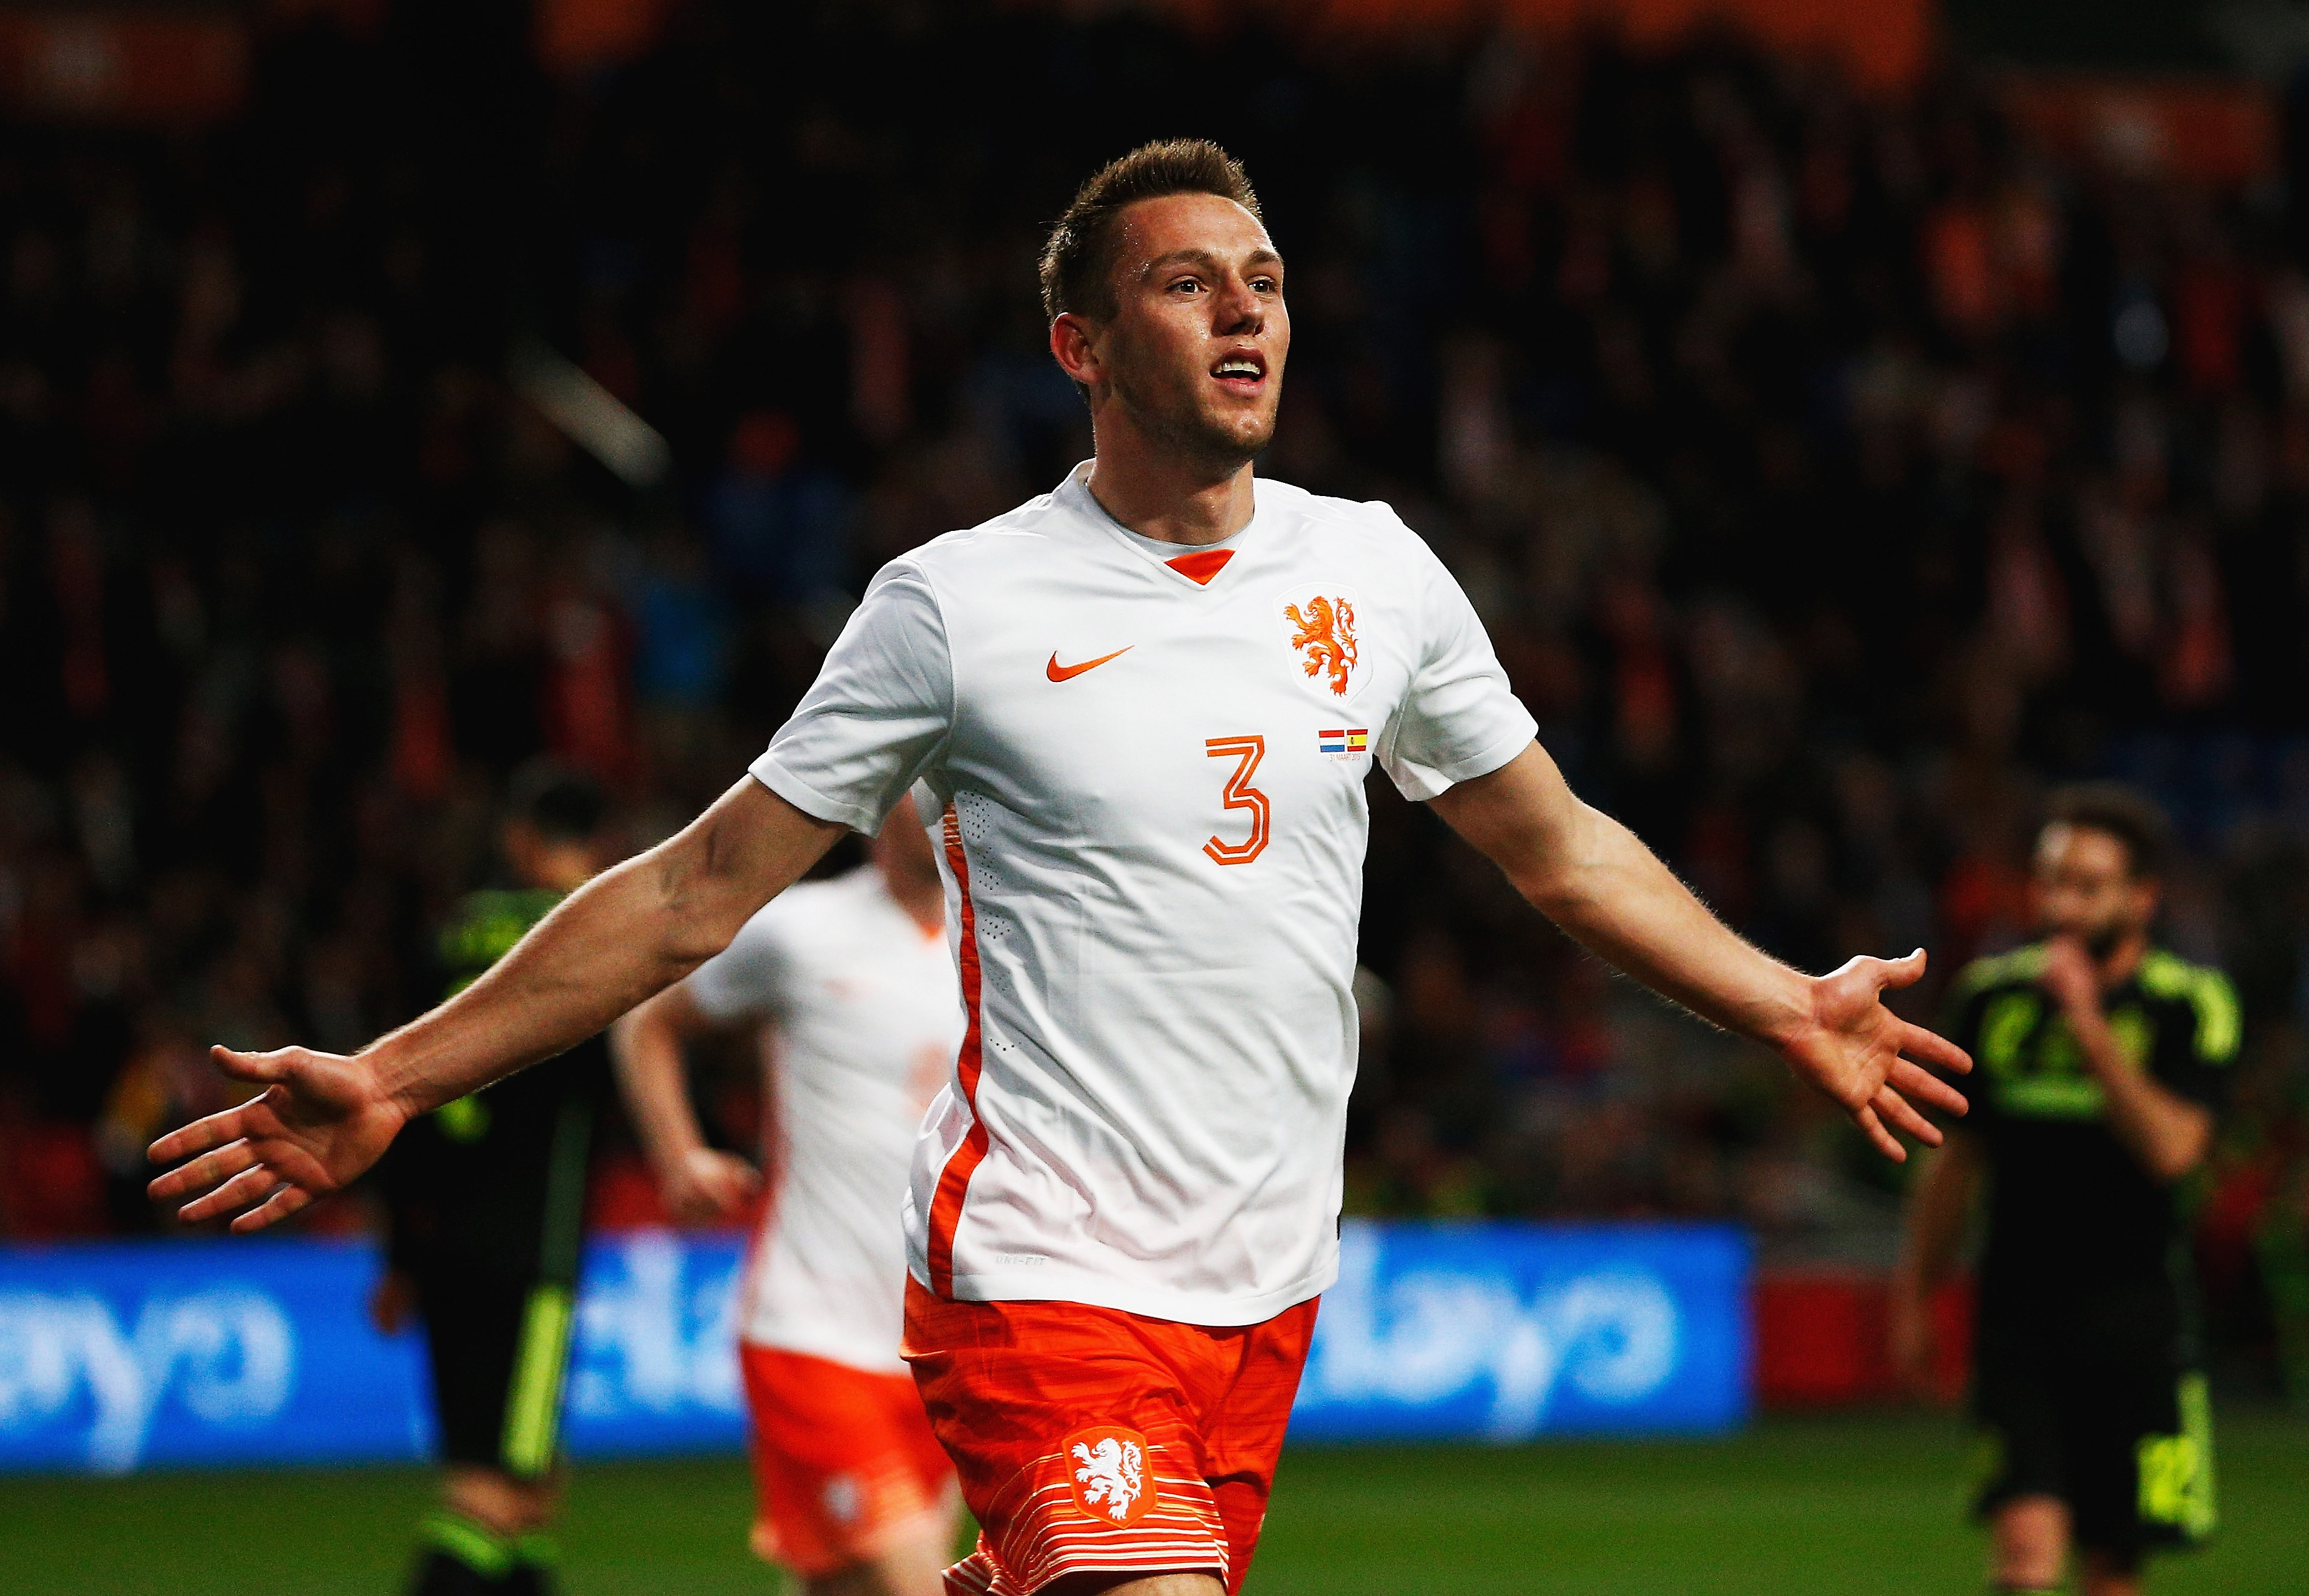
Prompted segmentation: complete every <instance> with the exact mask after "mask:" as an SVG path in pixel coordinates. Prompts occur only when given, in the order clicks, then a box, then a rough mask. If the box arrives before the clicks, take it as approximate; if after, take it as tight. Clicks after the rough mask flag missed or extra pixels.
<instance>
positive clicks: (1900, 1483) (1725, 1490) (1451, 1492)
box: [0, 1413, 2309, 1596]
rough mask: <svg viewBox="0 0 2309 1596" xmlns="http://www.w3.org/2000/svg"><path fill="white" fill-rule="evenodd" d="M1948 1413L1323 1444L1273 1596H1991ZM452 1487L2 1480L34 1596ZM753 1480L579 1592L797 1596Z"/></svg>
mask: <svg viewBox="0 0 2309 1596" xmlns="http://www.w3.org/2000/svg"><path fill="white" fill-rule="evenodd" d="M2219 1449H2220V1470H2221V1478H2220V1494H2221V1507H2222V1514H2223V1524H2222V1529H2221V1532H2220V1535H2219V1537H2218V1540H2217V1541H2216V1543H2215V1544H2214V1545H2213V1546H2212V1547H2211V1548H2210V1549H2208V1550H2205V1551H2203V1552H2200V1553H2197V1554H2195V1555H2193V1556H2189V1557H2172V1558H2167V1559H2165V1560H2163V1561H2161V1562H2160V1563H2159V1564H2158V1566H2157V1569H2156V1571H2155V1573H2154V1574H2153V1576H2152V1579H2151V1582H2150V1584H2151V1589H2152V1590H2153V1591H2155V1592H2158V1593H2159V1596H2212V1593H2214V1592H2221V1593H2224V1596H2227V1593H2234V1596H2248V1593H2250V1596H2276V1593H2278V1592H2288V1591H2309V1423H2304V1422H2302V1421H2300V1420H2287V1419H2283V1418H2281V1417H2279V1416H2277V1415H2273V1414H2263V1413H2231V1414H2225V1415H2224V1416H2223V1422H2222V1424H2221V1426H2220V1433H2219ZM1965 1451H1966V1447H1965V1442H1964V1437H1963V1436H1962V1435H1961V1433H1960V1432H1959V1430H1958V1428H1956V1427H1955V1426H1954V1425H1953V1424H1952V1423H1951V1422H1950V1421H1948V1420H1946V1419H1927V1418H1910V1417H1899V1416H1881V1415H1878V1416H1860V1417H1849V1416H1838V1417H1834V1418H1820V1419H1771V1420H1767V1421H1766V1422H1764V1423H1762V1424H1760V1425H1759V1426H1758V1427H1757V1428H1754V1429H1752V1430H1751V1431H1750V1432H1748V1433H1747V1434H1745V1435H1743V1436H1736V1437H1734V1438H1732V1439H1729V1440H1725V1441H1715V1442H1663V1443H1649V1444H1630V1443H1624V1442H1609V1443H1607V1442H1574V1443H1561V1444H1552V1445H1541V1446H1529V1447H1519V1448H1515V1449H1510V1450H1501V1451H1493V1450H1490V1449H1485V1448H1478V1447H1456V1446H1455V1447H1386V1448H1372V1449H1352V1450H1350V1449H1341V1450H1316V1449H1311V1448H1308V1449H1299V1450H1295V1451H1293V1452H1292V1453H1291V1454H1289V1455H1288V1456H1287V1457H1286V1458H1285V1459H1284V1466H1283V1472H1282V1478H1281V1482H1280V1485H1279V1487H1278V1488H1277V1490H1276V1497H1275V1505H1274V1510H1273V1512H1272V1514H1270V1516H1269V1518H1268V1520H1267V1538H1266V1543H1265V1546H1264V1548H1263V1549H1262V1550H1261V1552H1260V1554H1259V1560H1258V1565H1257V1566H1255V1568H1254V1569H1253V1571H1252V1574H1251V1578H1250V1592H1252V1593H1253V1596H1317V1593H1318V1592H1320V1593H1322V1596H1340V1593H1350V1592H1352V1593H1361V1596H1431V1593H1436V1596H1440V1593H1446V1592H1448V1593H1449V1596H1492V1593H1497V1596H1509V1593H1510V1592H1512V1593H1514V1596H1558V1593H1561V1596H1604V1593H1606V1592H1609V1593H1612V1596H1648V1593H1651V1592H1658V1593H1659V1596H1751V1593H1752V1596H1791V1593H1793V1592H1803V1593H1805V1596H1828V1593H1831V1592H1853V1593H1855V1596H1860V1593H1866V1596H1906V1593H1908V1592H1914V1593H1915V1596H1925V1593H1927V1592H1930V1593H1933V1596H1958V1593H1967V1596H1968V1593H1970V1592H1977V1591H1978V1590H1980V1589H1981V1579H1980V1541H1979V1539H1978V1537H1977V1536H1976V1534H1975V1533H1973V1532H1972V1531H1970V1530H1968V1529H1967V1527H1966V1526H1965V1525H1964V1524H1963V1523H1961V1522H1960V1520H1959V1514H1958V1510H1957V1500H1958V1493H1959V1487H1960V1481H1961V1480H1962V1476H1963V1470H1964V1458H1965ZM430 1494H431V1477H430V1476H429V1475H428V1473H426V1472H425V1471H419V1470H407V1469H374V1470H353V1471H340V1472H307V1471H283V1472H277V1473H236V1474H160V1475H152V1476H147V1477H141V1478H136V1479H130V1480H54V1479H40V1480H22V1479H18V1480H0V1589H4V1590H5V1591H7V1592H13V1593H15V1596H51V1593H53V1596H156V1593H158V1592H168V1593H169V1596H341V1593H342V1596H350V1593H352V1592H376V1593H377V1596H387V1593H389V1592H393V1591H394V1590H396V1588H397V1587H398V1583H399V1578H400V1574H401V1571H402V1567H403V1566H404V1564H405V1560H406V1557H407V1552H408V1544H409V1531H410V1526H411V1523H413V1522H414V1520H415V1518H416V1516H417V1514H419V1511H420V1510H421V1509H422V1508H423V1507H424V1506H425V1505H427V1503H428V1500H429V1498H430ZM750 1500H751V1497H750V1493H749V1489H748V1485H747V1481H746V1477H745V1471H744V1466H743V1464H742V1463H739V1462H736V1461H734V1460H723V1459H713V1460H708V1461H686V1462H653V1463H631V1464H618V1465H599V1464H597V1465H593V1466H591V1467H587V1468H583V1469H579V1470H577V1471H575V1475H574V1476H573V1478H572V1480H571V1482H570V1490H569V1512H568V1522H567V1524H566V1532H565V1534H564V1537H563V1540H564V1545H565V1547H566V1554H567V1570H566V1591H567V1592H568V1593H569V1596H644V1593H648V1596H656V1593H658V1592H682V1593H684V1596H739V1593H740V1592H747V1593H752V1596H769V1593H771V1592H775V1591H776V1590H777V1589H778V1585H777V1582H776V1580H775V1578H774V1575H772V1574H769V1573H768V1572H767V1571H766V1570H764V1569H762V1568H761V1567H759V1566H757V1565H755V1564H753V1563H752V1562H751V1561H750V1559H749V1558H748V1557H747V1555H746V1553H745V1550H744V1526H745V1523H746V1519H747V1514H748V1510H749V1503H750Z"/></svg>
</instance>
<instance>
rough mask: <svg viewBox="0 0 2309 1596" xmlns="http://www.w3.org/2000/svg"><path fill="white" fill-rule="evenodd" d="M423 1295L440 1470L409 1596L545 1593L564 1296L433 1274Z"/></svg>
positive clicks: (566, 1326)
mask: <svg viewBox="0 0 2309 1596" xmlns="http://www.w3.org/2000/svg"><path fill="white" fill-rule="evenodd" d="M423 1291H424V1301H425V1321H426V1337H427V1342H428V1350H429V1351H430V1353H431V1358H432V1363H433V1377H434V1381H433V1383H434V1396H435V1406H436V1411H437V1414H438V1417H439V1419H440V1428H441V1451H442V1457H443V1461H444V1462H445V1464H446V1465H447V1467H446V1472H445V1478H444V1480H443V1495H442V1504H441V1505H440V1507H438V1508H437V1509H436V1510H435V1511H434V1512H433V1513H431V1514H428V1516H427V1518H426V1520H425V1522H424V1524H423V1526H422V1529H421V1540H422V1547H423V1549H422V1553H421V1556H420V1557H419V1563H418V1566H417V1569H416V1572H415V1574H414V1575H413V1577H412V1579H411V1586H410V1589H411V1596H469V1593H471V1592H493V1593H495V1596H532V1593H536V1592H545V1591H547V1590H549V1589H550V1588H551V1584H552V1574H553V1569H554V1567H555V1566H556V1565H557V1564H558V1561H559V1558H558V1549H557V1547H556V1546H555V1544H554V1542H553V1540H552V1538H551V1536H550V1535H549V1533H548V1532H547V1531H549V1527H550V1526H551V1524H552V1523H553V1520H554V1517H555V1515H556V1514H557V1512H558V1508H559V1503H560V1480H559V1472H558V1467H557V1461H558V1455H559V1446H558V1443H559V1433H560V1428H559V1427H560V1414H561V1397H562V1388H563V1385H564V1383H565V1381H566V1376H567V1372H568V1355H569V1340H570V1331H571V1324H572V1316H571V1314H570V1312H569V1309H570V1307H571V1303H570V1294H569V1292H568V1290H567V1289H566V1287H563V1286H559V1285H556V1284H550V1283H539V1282H526V1281H518V1280H515V1281H507V1280H506V1279H505V1278H504V1277H503V1276H501V1275H492V1274H490V1273H489V1272H482V1271H474V1272H470V1273H468V1272H458V1273H454V1274H446V1273H445V1274H437V1275H434V1276H433V1277H431V1278H429V1279H428V1280H427V1281H425V1282H424V1285H423Z"/></svg>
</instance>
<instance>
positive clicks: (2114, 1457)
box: [2076, 1314, 2215, 1596]
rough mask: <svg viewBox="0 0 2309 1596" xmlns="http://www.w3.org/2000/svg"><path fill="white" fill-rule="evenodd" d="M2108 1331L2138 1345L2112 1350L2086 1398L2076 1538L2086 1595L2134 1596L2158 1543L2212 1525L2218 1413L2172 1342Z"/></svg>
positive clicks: (2191, 1541) (2173, 1545) (2189, 1536)
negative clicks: (2122, 1353) (2180, 1368)
mask: <svg viewBox="0 0 2309 1596" xmlns="http://www.w3.org/2000/svg"><path fill="white" fill-rule="evenodd" d="M2139 1317H2140V1319H2142V1320H2147V1319H2149V1315H2147V1314H2141V1315H2140V1316H2139ZM2110 1339H2111V1340H2112V1341H2117V1342H2118V1347H2119V1350H2126V1351H2130V1352H2131V1353H2132V1356H2131V1357H2129V1358H2115V1359H2110V1360H2109V1362H2110V1367H2108V1368H2107V1369H2106V1371H2105V1373H2104V1377H2103V1378H2102V1379H2100V1380H2098V1381H2097V1382H2096V1383H2095V1384H2096V1390H2095V1393H2094V1400H2093V1401H2091V1402H2089V1403H2082V1402H2080V1408H2082V1409H2083V1410H2084V1411H2083V1412H2082V1413H2081V1414H2080V1419H2079V1422H2078V1428H2079V1430H2080V1436H2079V1440H2078V1442H2077V1445H2076V1450H2077V1452H2078V1454H2079V1457H2080V1467H2079V1469H2078V1471H2077V1473H2078V1478H2077V1490H2076V1540H2077V1545H2078V1548H2079V1549H2080V1554H2081V1557H2082V1562H2083V1568H2084V1579H2083V1588H2084V1592H2085V1596H2137V1592H2139V1591H2140V1588H2141V1585H2142V1583H2143V1581H2142V1577H2141V1568H2142V1565H2143V1563H2144V1562H2145V1561H2146V1560H2147V1557H2148V1556H2149V1553H2150V1552H2151V1551H2152V1550H2155V1549H2175V1550H2178V1549H2186V1548H2189V1547H2192V1546H2196V1545H2198V1544H2200V1543H2201V1541H2202V1540H2204V1539H2205V1537H2206V1536H2207V1535H2209V1534H2210V1532H2211V1531H2212V1528H2213V1523H2214V1517H2215V1512H2214V1502H2213V1436H2212V1414H2211V1411H2210V1402H2208V1399H2207V1397H2206V1394H2205V1381H2204V1376H2202V1375H2200V1374H2195V1373H2182V1374H2180V1375H2178V1376H2176V1375H2175V1367H2174V1366H2175V1362H2176V1361H2177V1359H2175V1357H2174V1355H2173V1354H2174V1348H2173V1347H2172V1346H2171V1345H2170V1344H2169V1342H2168V1343H2167V1344H2163V1345H2156V1344H2144V1345H2140V1346H2135V1347H2132V1348H2123V1344H2122V1342H2121V1340H2119V1338H2117V1337H2114V1336H2112V1337H2111V1338H2110Z"/></svg>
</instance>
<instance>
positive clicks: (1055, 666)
mask: <svg viewBox="0 0 2309 1596" xmlns="http://www.w3.org/2000/svg"><path fill="white" fill-rule="evenodd" d="M1137 646H1138V645H1137V643H1124V644H1123V645H1122V646H1121V647H1120V648H1119V649H1117V650H1115V651H1114V652H1112V653H1111V654H1101V655H1100V656H1099V657H1098V658H1097V659H1095V660H1084V661H1083V662H1082V663H1081V664H1079V665H1061V664H1059V657H1058V655H1057V654H1055V653H1054V654H1052V655H1051V662H1050V664H1049V665H1047V666H1045V667H1044V668H1043V672H1042V674H1043V675H1045V676H1047V677H1050V678H1051V680H1052V681H1054V682H1068V681H1072V680H1073V679H1074V678H1075V677H1078V676H1080V675H1081V674H1082V673H1083V672H1084V671H1085V670H1096V669H1098V668H1099V667H1100V666H1102V665H1103V664H1105V663H1106V662H1107V661H1108V660H1120V659H1121V658H1122V656H1123V655H1125V654H1127V653H1129V651H1131V650H1132V649H1135V648H1137Z"/></svg>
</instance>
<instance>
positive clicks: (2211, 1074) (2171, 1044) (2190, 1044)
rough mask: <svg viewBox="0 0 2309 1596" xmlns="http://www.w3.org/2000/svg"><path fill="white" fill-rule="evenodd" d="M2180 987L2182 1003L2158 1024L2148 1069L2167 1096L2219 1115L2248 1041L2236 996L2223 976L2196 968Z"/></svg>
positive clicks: (2170, 1005) (2166, 1011) (2173, 1005)
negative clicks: (2242, 1045)
mask: <svg viewBox="0 0 2309 1596" xmlns="http://www.w3.org/2000/svg"><path fill="white" fill-rule="evenodd" d="M2179 984H2180V985H2181V987H2182V990H2181V992H2180V993H2179V994H2178V996H2179V997H2180V1001H2178V1002H2173V1003H2168V1004H2167V1005H2165V1009H2164V1013H2163V1014H2162V1015H2161V1016H2160V1018H2159V1023H2158V1033H2157V1051H2156V1054H2155V1056H2154V1057H2152V1058H2151V1060H2150V1062H2149V1069H2150V1072H2151V1073H2152V1074H2154V1075H2155V1076H2156V1077H2157V1079H2158V1083H2160V1084H2162V1085H2163V1086H2165V1087H2166V1089H2167V1090H2168V1091H2173V1092H2175V1093H2176V1094H2178V1095H2179V1096H2182V1097H2184V1098H2187V1099H2188V1100H2190V1101H2191V1102H2192V1103H2198V1104H2201V1105H2202V1106H2203V1107H2205V1108H2208V1109H2212V1110H2213V1111H2214V1112H2215V1113H2218V1112H2219V1111H2220V1110H2221V1109H2223V1108H2224V1107H2226V1106H2227V1101H2228V1095H2229V1081H2230V1078H2231V1076H2232V1075H2234V1074H2235V1071H2234V1070H2233V1069H2232V1068H2231V1067H2230V1066H2231V1065H2234V1064H2235V1062H2236V1056H2237V1046H2238V1044H2239V1042H2240V1041H2241V1040H2243V1037H2242V1031H2243V1026H2242V1024H2241V1022H2240V1019H2239V1014H2238V1009H2237V999H2236V991H2235V988H2233V987H2231V986H2230V985H2229V982H2228V978H2227V976H2224V975H2223V974H2221V973H2220V971H2217V970H2203V969H2199V968H2196V967H2194V966H2191V967H2188V968H2187V970H2186V971H2185V976H2184V979H2182V981H2181V982H2180V983H2179Z"/></svg>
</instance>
